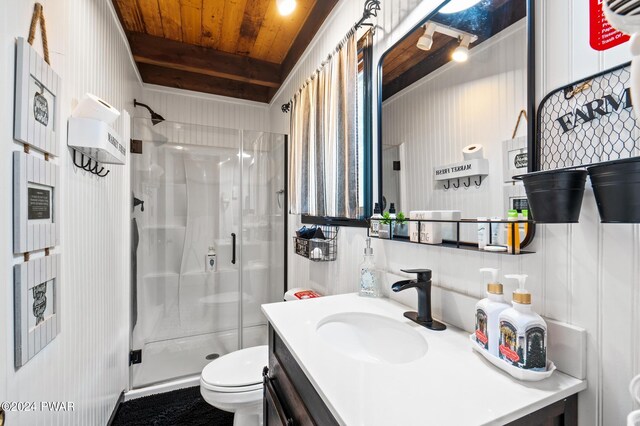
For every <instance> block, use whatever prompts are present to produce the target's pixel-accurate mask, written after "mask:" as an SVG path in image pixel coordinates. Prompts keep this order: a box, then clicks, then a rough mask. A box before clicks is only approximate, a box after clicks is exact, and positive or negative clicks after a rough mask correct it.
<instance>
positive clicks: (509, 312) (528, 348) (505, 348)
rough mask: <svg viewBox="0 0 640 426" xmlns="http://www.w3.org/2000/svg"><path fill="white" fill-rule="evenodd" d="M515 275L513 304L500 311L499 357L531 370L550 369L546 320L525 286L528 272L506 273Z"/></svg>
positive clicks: (512, 276) (513, 277) (511, 277)
mask: <svg viewBox="0 0 640 426" xmlns="http://www.w3.org/2000/svg"><path fill="white" fill-rule="evenodd" d="M505 278H510V279H516V280H518V282H519V286H518V289H517V290H516V291H515V292H514V293H513V307H511V308H509V309H505V310H504V311H502V313H501V314H500V346H499V357H500V359H502V360H504V361H506V362H508V363H510V364H511V365H513V366H515V367H518V368H523V369H525V370H532V371H546V370H547V323H546V322H545V321H544V320H543V319H542V317H541V316H540V315H538V314H537V313H535V312H533V310H532V309H531V293H529V292H528V291H527V290H526V289H525V282H526V279H527V276H526V275H505Z"/></svg>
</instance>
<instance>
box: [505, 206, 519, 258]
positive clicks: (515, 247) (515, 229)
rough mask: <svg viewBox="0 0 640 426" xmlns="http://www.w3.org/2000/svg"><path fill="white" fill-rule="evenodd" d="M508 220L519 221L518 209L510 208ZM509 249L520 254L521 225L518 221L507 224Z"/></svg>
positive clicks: (510, 251)
mask: <svg viewBox="0 0 640 426" xmlns="http://www.w3.org/2000/svg"><path fill="white" fill-rule="evenodd" d="M507 221H509V222H517V221H518V211H517V210H509V213H508V215H507ZM507 251H508V252H509V253H512V254H520V225H519V224H518V223H508V224H507Z"/></svg>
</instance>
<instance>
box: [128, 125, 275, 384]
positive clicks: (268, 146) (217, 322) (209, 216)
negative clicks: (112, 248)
mask: <svg viewBox="0 0 640 426" xmlns="http://www.w3.org/2000/svg"><path fill="white" fill-rule="evenodd" d="M133 139H134V140H139V141H141V143H140V145H141V147H142V153H140V154H131V168H132V170H131V171H132V174H131V191H132V201H133V202H132V206H134V207H133V213H132V269H133V270H132V283H131V300H132V306H131V319H132V321H131V323H132V331H131V349H132V351H134V352H135V351H138V350H141V351H142V352H141V359H142V362H141V363H139V364H134V365H132V368H131V387H132V389H137V388H141V387H145V386H149V385H153V384H158V383H164V382H169V381H172V380H175V379H179V378H184V377H190V376H194V375H199V374H200V372H201V371H202V369H203V368H204V366H205V365H206V364H207V363H208V362H210V360H211V359H214V358H216V357H218V356H221V355H224V354H227V353H229V352H233V351H235V350H238V349H241V348H247V347H251V346H256V345H264V344H267V322H266V319H265V318H264V316H263V315H262V312H261V310H260V305H261V304H263V303H269V302H275V301H279V300H282V295H283V292H284V288H285V237H284V235H285V225H286V222H285V220H286V215H285V212H286V205H285V203H286V192H285V188H286V179H285V176H286V174H285V167H286V161H285V158H286V140H285V136H283V135H276V134H269V133H264V132H253V131H238V130H231V129H223V128H216V127H208V126H199V125H191V124H184V123H172V122H167V121H163V122H159V123H158V122H156V123H154V122H152V121H151V120H150V119H138V118H136V119H134V120H133ZM214 252H215V260H216V265H214V267H213V268H212V267H211V266H210V265H209V263H208V261H209V259H210V257H211V255H212V254H213V253H214Z"/></svg>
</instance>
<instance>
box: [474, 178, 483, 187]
mask: <svg viewBox="0 0 640 426" xmlns="http://www.w3.org/2000/svg"><path fill="white" fill-rule="evenodd" d="M478 179H480V181H479V182H478V181H477V180H474V181H473V183H474V184H475V185H476V186H477V187H478V188H480V186H481V185H482V175H480V176H478Z"/></svg>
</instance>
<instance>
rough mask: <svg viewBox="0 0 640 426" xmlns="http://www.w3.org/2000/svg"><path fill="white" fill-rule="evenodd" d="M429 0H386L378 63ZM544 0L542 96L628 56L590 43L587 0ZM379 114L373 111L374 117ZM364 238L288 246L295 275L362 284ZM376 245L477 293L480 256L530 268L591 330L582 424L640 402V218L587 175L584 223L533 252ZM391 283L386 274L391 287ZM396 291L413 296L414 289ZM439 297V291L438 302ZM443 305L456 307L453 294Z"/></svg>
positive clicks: (545, 300)
mask: <svg viewBox="0 0 640 426" xmlns="http://www.w3.org/2000/svg"><path fill="white" fill-rule="evenodd" d="M432 3H433V2H429V1H410V0H406V1H403V0H401V1H397V2H395V1H394V2H386V3H383V5H382V7H383V10H382V13H381V14H380V16H379V18H378V25H379V28H378V33H377V35H376V46H375V49H374V50H375V58H376V59H375V63H376V65H377V58H379V57H380V55H381V54H382V52H384V51H385V50H386V49H387V47H388V46H391V45H392V44H393V41H395V40H398V39H399V37H400V36H401V34H404V33H406V32H407V31H408V30H409V29H411V28H412V27H413V25H415V24H416V23H417V22H418V20H419V19H420V18H421V17H422V16H425V15H426V13H427V11H428V9H429V8H430V7H432ZM537 3H538V5H537V10H536V18H537V28H536V33H537V34H536V38H537V46H538V49H537V73H536V80H537V92H538V93H537V98H538V100H540V99H542V97H543V96H544V94H546V93H548V92H549V91H551V90H553V89H555V88H557V87H559V86H563V85H565V84H568V83H570V82H571V81H575V80H578V79H580V78H583V77H586V76H588V75H591V74H594V73H596V72H598V71H601V70H605V69H607V68H611V67H614V66H616V65H618V64H620V63H623V62H626V61H628V60H630V55H629V53H628V45H627V44H625V45H622V46H618V47H616V48H614V49H611V50H609V51H606V52H603V53H599V52H595V51H593V50H592V49H591V47H590V46H589V37H588V17H589V16H588V8H587V7H586V5H585V2H584V1H583V0H538V1H537ZM361 6H362V1H358V0H343V1H342V2H340V3H339V5H338V6H337V9H336V10H335V11H334V13H333V14H332V16H330V18H329V20H328V21H327V23H326V24H325V25H324V27H323V28H322V30H321V32H320V33H319V35H318V36H317V37H316V39H315V40H314V41H313V42H312V44H311V45H310V47H309V49H308V50H307V52H305V55H304V56H303V59H302V61H301V63H300V64H299V66H298V67H297V68H296V69H294V73H293V76H292V77H291V78H290V79H289V80H288V82H287V84H285V86H284V87H283V89H282V90H281V91H280V93H279V95H278V97H277V99H276V100H275V101H274V102H273V103H272V105H271V111H270V114H271V118H272V120H271V125H272V126H273V128H274V129H277V130H278V131H281V132H287V129H288V115H284V114H282V113H281V112H280V105H281V104H282V103H284V102H286V101H287V100H288V98H290V97H291V95H292V94H293V93H294V91H295V90H296V89H297V88H298V87H299V86H300V85H301V84H302V82H303V81H304V79H305V78H306V77H307V76H308V75H310V74H311V72H313V69H314V68H315V67H316V66H317V65H318V64H319V63H320V62H321V61H322V59H323V58H324V57H325V55H326V54H327V53H328V52H329V51H330V50H331V49H332V48H333V46H334V45H335V43H336V42H337V40H338V39H339V37H340V35H341V34H344V33H345V32H346V31H347V29H348V28H349V27H350V25H351V24H352V23H353V22H355V21H356V20H357V19H358V18H359V15H360V13H361ZM374 81H377V76H374ZM432 107H437V105H433V106H432ZM445 117H446V114H443V118H445ZM376 120H377V119H376V118H375V117H374V125H377V124H375V122H376ZM408 124H409V125H410V124H411V123H408ZM408 131H409V132H410V131H412V130H411V129H408ZM416 134H417V135H420V134H419V133H416ZM374 144H377V142H374ZM374 161H375V160H374ZM289 224H290V225H289V232H290V235H292V233H293V232H294V231H295V229H296V228H297V227H298V226H299V218H298V217H296V216H290V221H289ZM364 238H365V232H364V231H363V230H357V229H349V228H343V229H341V230H340V237H339V239H340V241H339V255H338V260H337V261H336V262H332V263H329V264H317V263H313V264H312V263H311V262H308V261H307V260H306V259H303V258H301V257H298V256H296V255H295V254H293V248H291V247H290V250H289V253H290V262H289V283H290V285H296V286H298V285H307V284H308V285H310V286H312V287H313V288H315V289H317V290H319V291H323V292H325V293H328V294H335V293H345V292H350V291H355V290H356V289H357V282H358V274H357V268H358V264H359V262H360V261H361V253H362V249H363V247H364ZM373 247H374V250H375V254H376V256H377V263H378V265H379V266H380V268H381V269H384V270H388V271H392V272H394V273H397V272H398V270H399V269H400V268H405V267H430V268H432V269H433V271H434V282H435V283H436V285H438V286H440V287H443V288H448V289H451V290H453V291H455V292H460V293H463V294H468V295H471V296H473V297H476V298H479V297H481V295H482V287H483V285H482V280H481V278H480V275H479V273H478V272H477V269H478V268H479V267H481V266H487V267H490V266H491V267H498V268H501V269H502V273H509V272H516V273H526V274H529V276H530V279H529V288H530V289H531V291H532V293H533V294H534V308H535V309H537V310H538V311H539V312H540V313H541V314H544V315H546V316H549V317H551V318H554V319H557V320H560V321H566V322H569V323H571V324H575V325H577V326H580V327H584V328H585V329H587V331H588V336H587V339H588V347H587V379H588V383H589V388H588V389H587V390H586V391H584V392H583V393H582V394H581V396H580V424H581V425H603V426H605V425H614V424H615V425H620V424H624V423H625V417H626V415H627V412H628V411H629V410H631V409H633V408H638V407H637V406H636V407H634V404H633V403H632V401H631V398H630V396H629V394H628V391H627V386H628V382H629V380H630V379H631V378H632V377H633V375H634V374H638V373H640V314H639V313H638V306H640V225H603V224H600V219H599V216H598V212H597V209H596V207H595V200H594V197H593V191H592V190H591V188H590V185H589V183H588V182H587V190H586V192H585V199H584V203H583V208H582V214H581V218H580V224H577V225H546V226H540V227H539V228H538V233H537V240H536V241H535V243H534V249H535V250H536V251H537V253H536V254H535V255H527V256H520V257H517V258H516V257H509V256H496V255H493V254H483V253H467V252H460V251H455V250H451V249H440V248H434V247H423V246H416V245H408V244H404V243H397V242H389V241H380V240H376V241H374V244H373ZM390 284H391V283H385V286H386V289H388V287H389V285H390ZM505 285H506V286H505V290H506V291H505V293H507V294H508V293H510V292H511V291H512V290H513V289H514V285H513V283H505ZM387 293H388V290H387ZM393 297H394V298H398V299H399V300H402V301H403V302H405V303H409V304H415V303H416V302H415V294H409V293H407V294H401V295H394V296H393ZM438 302H442V301H439V300H436V301H435V302H434V303H436V304H438ZM446 307H447V309H449V310H456V309H457V308H456V305H455V304H450V303H447V305H446ZM439 309H440V308H439V307H436V308H435V310H436V311H438V310H439ZM472 315H473V313H472V312H449V313H448V315H447V316H448V317H453V318H458V323H459V324H461V325H464V324H468V323H469V321H468V318H469V317H471V316H472Z"/></svg>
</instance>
